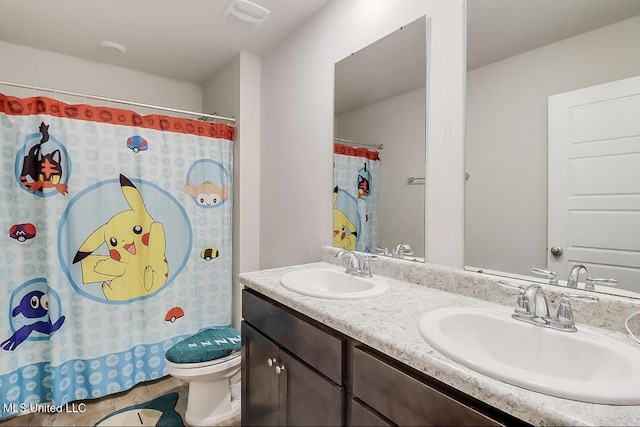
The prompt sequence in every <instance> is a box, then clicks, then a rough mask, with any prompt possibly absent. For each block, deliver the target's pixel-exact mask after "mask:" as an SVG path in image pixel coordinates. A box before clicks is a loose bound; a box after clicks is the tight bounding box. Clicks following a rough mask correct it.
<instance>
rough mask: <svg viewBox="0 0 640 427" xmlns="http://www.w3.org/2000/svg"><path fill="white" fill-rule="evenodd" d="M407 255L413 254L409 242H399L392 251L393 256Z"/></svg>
mask: <svg viewBox="0 0 640 427" xmlns="http://www.w3.org/2000/svg"><path fill="white" fill-rule="evenodd" d="M405 255H413V251H412V250H411V246H409V244H408V243H398V245H397V246H396V248H395V249H394V250H393V252H392V256H393V257H394V258H400V259H402V258H404V257H405Z"/></svg>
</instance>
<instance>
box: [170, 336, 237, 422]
mask: <svg viewBox="0 0 640 427" xmlns="http://www.w3.org/2000/svg"><path fill="white" fill-rule="evenodd" d="M194 337H195V336H194ZM192 338H193V337H192ZM177 345H178V344H177ZM183 348H185V346H183ZM200 353H202V350H201V351H200ZM227 353H228V352H227ZM209 354H212V357H217V358H215V359H213V360H207V361H202V362H200V361H198V362H194V363H189V362H186V363H185V362H183V361H180V362H176V361H175V360H174V361H171V360H169V359H170V358H172V357H171V355H170V353H169V352H167V355H169V356H168V357H166V360H165V362H166V367H167V373H168V374H169V375H171V376H172V377H175V378H178V379H181V380H183V381H186V382H188V383H189V394H188V400H187V412H186V414H185V421H186V422H187V424H189V425H192V426H210V425H215V424H218V423H221V422H223V421H225V420H227V419H229V418H232V417H234V416H236V415H238V414H239V413H240V361H241V353H240V351H239V348H238V350H236V351H232V352H231V353H230V354H228V355H226V356H223V357H218V356H219V353H216V352H215V351H213V352H209ZM200 358H202V357H200ZM183 359H185V360H188V357H186V358H185V357H183Z"/></svg>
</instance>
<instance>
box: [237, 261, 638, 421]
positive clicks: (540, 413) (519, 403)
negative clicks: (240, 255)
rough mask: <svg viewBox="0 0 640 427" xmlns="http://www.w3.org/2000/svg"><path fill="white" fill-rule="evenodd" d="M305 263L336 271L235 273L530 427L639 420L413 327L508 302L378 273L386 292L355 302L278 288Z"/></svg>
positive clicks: (633, 410) (628, 410) (632, 410)
mask: <svg viewBox="0 0 640 427" xmlns="http://www.w3.org/2000/svg"><path fill="white" fill-rule="evenodd" d="M313 267H322V268H341V267H339V266H336V265H333V264H329V263H326V262H317V263H311V264H305V265H298V266H292V267H283V268H276V269H270V270H262V271H256V272H250V273H243V274H241V275H240V283H241V284H243V285H244V286H246V287H248V288H251V289H255V290H256V291H258V292H260V293H261V294H263V295H265V296H267V297H269V298H271V299H273V300H275V301H278V302H280V303H282V304H284V305H286V306H288V307H290V308H292V309H294V310H296V311H299V312H300V313H302V314H304V315H306V316H309V317H311V318H313V319H315V320H317V321H319V322H322V323H324V324H325V325H327V326H329V327H331V328H333V329H335V330H337V331H339V332H341V333H343V334H345V335H347V336H349V337H351V338H354V339H356V340H358V341H360V342H362V343H364V344H366V345H368V346H370V347H372V348H374V349H376V350H378V351H380V352H382V353H385V354H387V355H389V356H390V357H392V358H394V359H396V360H398V361H400V362H402V363H405V364H407V365H409V366H411V367H413V368H414V369H417V370H419V371H422V372H424V373H426V374H428V375H430V376H432V377H434V378H436V379H438V380H440V381H442V382H444V383H446V384H449V385H450V386H452V387H454V388H456V389H458V390H460V391H462V392H464V393H466V394H468V395H470V396H473V397H475V398H477V399H479V400H481V401H483V402H486V403H487V404H490V405H492V406H494V407H496V408H498V409H500V410H502V411H504V412H506V413H509V414H511V415H513V416H515V417H517V418H519V419H521V420H524V421H526V422H528V423H531V424H533V425H540V426H550V425H640V406H615V405H598V404H591V403H583V402H577V401H573V400H566V399H561V398H557V397H553V396H547V395H545V394H541V393H537V392H533V391H529V390H525V389H523V388H520V387H516V386H512V385H510V384H507V383H504V382H501V381H498V380H494V379H492V378H490V377H487V376H485V375H482V374H479V373H477V372H475V371H472V370H470V369H468V368H466V367H464V366H462V365H460V364H458V363H456V362H454V361H452V360H451V359H449V358H447V357H446V356H443V355H441V354H440V353H439V352H437V351H436V350H434V349H433V348H432V347H431V346H430V345H429V344H427V343H426V342H425V341H424V340H423V339H422V338H421V337H420V334H419V332H418V321H419V319H420V317H421V316H422V315H423V314H424V313H426V312H428V311H432V310H435V309H438V308H444V307H461V306H473V307H487V308H494V309H501V310H505V309H507V310H508V309H509V308H510V307H507V306H504V305H501V304H497V303H494V302H490V301H485V300H482V299H476V298H472V297H469V296H464V295H460V294H457V293H451V292H447V291H444V290H440V289H434V288H430V287H429V285H428V283H426V284H413V283H409V282H405V281H401V280H396V279H392V278H385V279H386V280H387V281H388V283H389V285H390V290H389V292H388V293H386V294H385V295H382V296H380V297H377V298H371V299H360V300H334V299H322V298H315V297H309V296H305V295H300V294H297V293H295V292H291V291H288V290H287V289H285V288H283V287H282V286H280V283H279V281H280V278H281V277H282V275H284V274H285V273H287V272H289V271H293V270H298V269H304V268H313ZM374 273H375V272H374ZM578 328H579V329H584V330H592V331H597V332H598V333H602V334H605V335H609V336H612V337H614V338H617V339H620V340H623V341H625V340H626V341H629V340H628V338H627V337H626V336H625V335H624V334H622V333H618V332H613V331H609V330H605V329H602V328H594V327H590V326H586V325H580V324H578ZM549 351H553V349H549ZM638 387H640V384H638Z"/></svg>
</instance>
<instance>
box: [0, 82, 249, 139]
mask: <svg viewBox="0 0 640 427" xmlns="http://www.w3.org/2000/svg"><path fill="white" fill-rule="evenodd" d="M0 112H2V113H5V114H8V115H12V116H29V115H32V114H47V115H50V116H55V117H65V118H69V119H76V120H86V121H90V122H97V123H109V124H114V125H123V126H134V127H141V128H147V129H156V130H161V131H168V132H177V133H186V134H190V135H199V136H207V137H211V138H222V139H226V140H229V141H233V140H234V138H235V130H236V129H235V127H233V126H229V125H227V124H223V123H209V122H202V121H198V120H191V119H184V118H179V117H171V116H163V115H159V114H149V115H145V116H143V115H140V114H138V113H136V112H135V111H131V110H122V109H119V108H110V107H94V106H92V105H87V104H75V105H72V104H67V103H65V102H62V101H58V100H56V99H52V98H47V97H44V96H35V97H31V98H16V97H14V96H8V95H4V94H2V93H0Z"/></svg>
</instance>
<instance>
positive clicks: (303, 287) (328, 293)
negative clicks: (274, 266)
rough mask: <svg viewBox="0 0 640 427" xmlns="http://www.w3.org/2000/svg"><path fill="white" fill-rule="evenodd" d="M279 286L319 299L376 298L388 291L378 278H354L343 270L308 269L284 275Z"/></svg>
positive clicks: (387, 287)
mask: <svg viewBox="0 0 640 427" xmlns="http://www.w3.org/2000/svg"><path fill="white" fill-rule="evenodd" d="M280 284H281V285H282V286H283V287H285V288H286V289H289V290H290V291H293V292H297V293H299V294H303V295H309V296H312V297H319V298H333V299H360V298H373V297H378V296H380V295H382V294H384V293H386V292H387V291H388V290H389V285H388V284H387V282H386V281H385V280H384V279H382V278H380V277H370V278H364V277H356V276H351V275H349V274H346V273H345V272H344V269H343V268H342V269H333V268H309V269H305V270H297V271H291V272H289V273H286V274H285V275H283V276H282V278H281V279H280Z"/></svg>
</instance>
